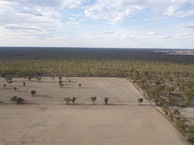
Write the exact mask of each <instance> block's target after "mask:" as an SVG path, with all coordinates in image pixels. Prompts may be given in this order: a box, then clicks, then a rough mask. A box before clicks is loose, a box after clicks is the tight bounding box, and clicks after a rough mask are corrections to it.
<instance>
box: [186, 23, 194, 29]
mask: <svg viewBox="0 0 194 145" xmlns="http://www.w3.org/2000/svg"><path fill="white" fill-rule="evenodd" d="M184 28H187V29H194V23H192V24H187V25H185V26H184Z"/></svg>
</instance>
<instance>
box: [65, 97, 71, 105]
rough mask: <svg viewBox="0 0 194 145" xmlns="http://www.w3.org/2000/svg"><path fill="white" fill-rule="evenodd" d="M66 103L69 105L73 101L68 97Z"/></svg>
mask: <svg viewBox="0 0 194 145" xmlns="http://www.w3.org/2000/svg"><path fill="white" fill-rule="evenodd" d="M64 101H65V102H66V104H69V102H71V101H72V99H71V98H69V97H67V98H64Z"/></svg>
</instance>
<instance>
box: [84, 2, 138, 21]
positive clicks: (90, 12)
mask: <svg viewBox="0 0 194 145" xmlns="http://www.w3.org/2000/svg"><path fill="white" fill-rule="evenodd" d="M138 10H141V7H140V6H137V5H135V4H130V2H129V1H124V0H120V1H111V0H106V1H104V0H98V1H97V2H96V3H94V4H93V5H91V6H87V7H86V8H85V11H84V13H85V15H86V16H87V17H89V18H91V19H104V20H108V21H110V22H111V23H113V24H114V23H117V22H122V21H123V20H124V19H125V18H126V17H128V16H129V15H130V14H132V13H133V12H135V11H138Z"/></svg>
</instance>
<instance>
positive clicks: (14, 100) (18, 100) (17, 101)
mask: <svg viewBox="0 0 194 145" xmlns="http://www.w3.org/2000/svg"><path fill="white" fill-rule="evenodd" d="M10 100H11V101H13V102H16V104H21V103H23V102H24V99H23V98H20V97H17V96H13V97H12V98H11V99H10Z"/></svg>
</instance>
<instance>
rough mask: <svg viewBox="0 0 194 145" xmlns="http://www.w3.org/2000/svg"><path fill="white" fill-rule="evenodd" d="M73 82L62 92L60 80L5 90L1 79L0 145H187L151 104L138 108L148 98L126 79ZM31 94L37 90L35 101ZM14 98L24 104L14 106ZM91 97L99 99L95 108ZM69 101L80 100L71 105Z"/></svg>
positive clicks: (17, 83) (10, 86) (66, 83)
mask: <svg viewBox="0 0 194 145" xmlns="http://www.w3.org/2000/svg"><path fill="white" fill-rule="evenodd" d="M70 79H71V82H69V81H68V80H69V79H67V78H63V81H64V87H63V88H60V87H59V86H58V79H57V78H56V79H55V80H54V81H52V79H51V78H48V77H45V78H43V79H42V80H41V81H40V82H38V81H36V80H32V81H30V82H29V81H26V80H24V79H23V78H17V79H15V78H14V79H13V83H12V84H7V86H6V88H3V84H4V83H6V82H5V80H4V79H3V78H0V102H1V103H0V145H188V143H187V141H186V140H185V139H184V137H183V136H182V135H181V134H180V133H179V132H178V131H177V130H176V128H174V126H173V125H172V124H171V123H170V122H169V121H168V120H166V118H165V117H164V116H163V115H162V114H161V113H160V112H159V111H158V110H157V109H156V108H155V107H154V106H152V105H151V103H150V102H149V101H147V100H146V99H145V98H144V102H143V104H142V105H141V106H140V105H138V104H137V99H138V98H140V97H143V96H142V94H141V93H140V92H139V91H138V90H137V89H136V88H135V87H134V86H133V85H132V84H131V83H130V82H129V81H128V80H127V79H121V78H70ZM23 81H25V82H26V87H24V86H23V85H22V82H23ZM79 83H81V84H82V86H81V87H79V86H78V84H79ZM1 86H2V87H1ZM14 87H17V88H18V89H17V90H16V91H14V89H13V88H14ZM31 90H36V91H37V94H36V95H35V96H34V97H33V96H32V95H31V94H30V91H31ZM14 95H16V96H18V97H22V98H24V99H25V103H24V104H21V105H16V104H14V103H13V102H11V101H10V98H11V97H12V96H14ZM92 96H95V97H97V100H96V102H95V104H94V105H93V104H92V102H91V100H90V97H92ZM65 97H76V98H77V100H76V102H75V104H74V105H66V104H65V102H64V101H63V99H64V98H65ZM104 97H109V105H104Z"/></svg>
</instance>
